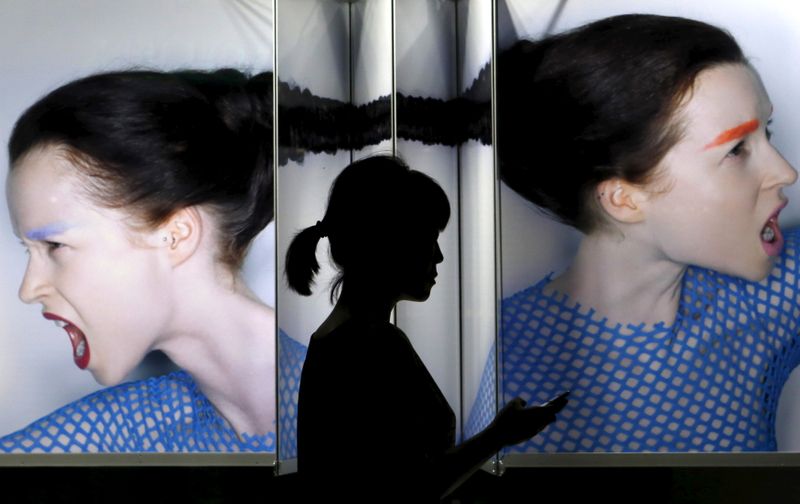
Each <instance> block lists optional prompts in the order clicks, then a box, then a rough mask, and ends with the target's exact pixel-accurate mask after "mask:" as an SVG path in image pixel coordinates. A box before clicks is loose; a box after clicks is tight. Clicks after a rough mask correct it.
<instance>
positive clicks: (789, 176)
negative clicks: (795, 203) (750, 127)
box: [768, 149, 797, 187]
mask: <svg viewBox="0 0 800 504" xmlns="http://www.w3.org/2000/svg"><path fill="white" fill-rule="evenodd" d="M775 156H776V158H775V161H774V162H773V163H772V167H771V168H772V169H771V170H770V177H769V180H768V185H769V186H773V185H774V186H781V187H783V186H789V185H792V184H794V183H795V182H796V181H797V170H795V169H794V167H792V165H791V164H789V162H788V161H786V158H784V157H783V155H782V154H781V153H780V152H779V151H778V150H777V149H775Z"/></svg>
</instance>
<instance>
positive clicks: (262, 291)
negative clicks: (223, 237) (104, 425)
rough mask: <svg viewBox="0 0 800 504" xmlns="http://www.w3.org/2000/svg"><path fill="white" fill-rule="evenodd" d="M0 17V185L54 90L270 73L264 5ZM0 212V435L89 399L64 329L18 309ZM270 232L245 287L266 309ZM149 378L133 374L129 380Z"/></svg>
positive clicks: (186, 1)
mask: <svg viewBox="0 0 800 504" xmlns="http://www.w3.org/2000/svg"><path fill="white" fill-rule="evenodd" d="M0 10H2V14H1V15H0V89H1V90H2V93H0V139H1V140H2V142H0V143H2V146H3V154H2V156H0V177H2V179H3V180H5V177H6V174H7V172H8V166H7V155H6V154H5V150H6V149H5V145H6V142H7V140H8V136H9V135H10V133H11V128H12V127H13V124H14V121H16V119H17V117H19V115H20V114H21V113H22V112H23V111H24V109H25V108H27V107H28V106H30V105H32V104H33V102H34V101H35V100H36V99H38V98H39V97H41V96H42V95H43V94H45V93H46V92H48V91H50V90H52V89H53V88H55V87H57V86H59V85H61V84H64V83H66V82H69V81H71V80H73V79H76V78H79V77H83V76H85V75H88V74H91V73H95V72H99V71H108V70H118V69H130V68H147V69H164V70H171V69H177V68H217V67H223V66H227V67H235V68H239V69H243V70H251V71H253V72H262V71H266V70H272V66H273V65H272V59H273V58H272V14H273V13H272V0H247V1H246V2H244V1H231V0H137V1H135V2H109V1H107V0H72V1H70V2H53V1H49V0H4V1H3V2H2V7H0ZM0 197H1V198H2V199H3V202H2V204H0V435H4V434H7V433H9V432H11V431H12V430H16V429H18V428H21V427H24V426H25V425H26V424H28V423H29V422H31V421H33V420H35V419H37V418H39V417H40V416H43V415H45V414H47V413H49V412H50V411H52V410H54V409H55V408H57V407H59V406H62V405H64V404H66V403H67V402H69V401H71V400H74V399H78V398H80V397H82V396H83V395H85V394H86V393H88V392H90V391H93V390H96V389H98V388H99V385H98V384H97V383H95V381H94V380H93V379H92V376H91V375H90V374H89V373H86V372H82V371H80V370H79V369H78V368H77V367H75V365H74V363H73V361H72V350H71V347H70V344H69V340H68V338H67V336H66V334H65V333H64V331H63V330H61V329H58V328H57V327H56V326H55V325H54V324H53V323H52V322H48V321H46V320H44V319H43V318H42V316H41V307H40V306H38V305H37V306H33V305H31V306H28V305H23V304H22V302H20V300H19V299H18V298H17V288H18V287H19V283H20V281H21V279H22V275H23V273H24V271H25V262H26V260H27V256H26V255H25V253H24V249H23V248H22V246H20V244H19V242H18V240H17V238H16V237H14V235H13V233H12V231H11V225H10V221H9V217H8V211H7V206H6V203H5V192H3V194H2V196H0ZM274 257H275V255H274V226H272V225H270V226H269V227H268V228H267V229H266V230H265V231H264V232H262V234H261V235H260V236H259V238H258V239H257V242H256V243H255V244H254V246H253V249H252V251H251V253H250V257H249V258H248V261H247V264H246V266H245V274H246V277H247V279H248V283H249V284H250V285H251V287H252V288H253V289H254V290H255V291H256V293H257V294H258V295H259V296H261V298H262V299H263V300H264V301H265V302H266V303H268V304H271V305H274V297H275V294H274V285H275V281H274ZM142 373H147V370H139V372H138V373H136V374H137V375H141V374H142Z"/></svg>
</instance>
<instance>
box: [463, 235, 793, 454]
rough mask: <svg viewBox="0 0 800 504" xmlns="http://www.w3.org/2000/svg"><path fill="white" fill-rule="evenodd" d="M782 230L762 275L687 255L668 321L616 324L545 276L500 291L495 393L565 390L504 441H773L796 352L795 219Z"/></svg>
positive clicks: (547, 394)
mask: <svg viewBox="0 0 800 504" xmlns="http://www.w3.org/2000/svg"><path fill="white" fill-rule="evenodd" d="M785 239H786V244H785V247H784V251H783V253H782V255H781V257H779V259H778V261H777V263H776V266H775V268H774V270H773V271H772V273H771V274H770V275H769V276H768V277H767V278H766V279H764V280H762V281H761V282H757V283H756V282H748V281H746V280H743V279H740V278H735V277H731V276H728V275H724V274H721V273H717V272H714V271H710V270H707V269H703V268H697V267H689V268H688V269H687V271H686V273H685V276H684V279H683V285H682V292H681V299H680V303H679V309H678V313H677V318H676V320H675V322H674V323H673V324H672V325H670V326H666V325H664V324H657V325H655V326H650V327H644V326H636V325H628V326H626V327H623V326H621V325H612V324H610V323H608V321H607V320H605V319H603V318H601V317H599V316H598V315H597V314H596V313H595V312H594V310H592V309H587V308H585V307H582V306H580V305H576V304H575V303H573V302H571V301H570V300H569V299H568V298H567V297H566V296H564V295H562V294H558V293H552V294H547V293H545V292H544V287H545V286H546V285H547V284H548V283H549V282H550V280H551V278H550V276H548V277H547V278H545V279H543V280H541V281H540V282H538V283H537V284H536V285H534V286H532V287H530V288H528V289H525V290H523V291H521V292H518V293H517V294H514V295H513V296H511V297H509V298H507V299H505V300H504V301H503V306H502V335H501V339H500V350H501V353H500V356H501V358H500V361H501V362H502V369H501V375H500V378H501V384H500V387H501V391H502V397H503V399H504V400H505V401H508V400H510V399H511V398H513V397H515V396H521V397H522V398H523V399H525V400H527V401H528V402H529V403H534V404H535V403H540V402H543V401H546V400H548V399H550V398H552V397H553V396H554V395H556V394H557V393H559V392H561V391H564V390H570V391H571V394H570V398H569V404H568V405H567V406H566V408H565V409H564V410H563V411H562V412H561V413H560V414H559V415H558V420H557V421H556V422H555V423H554V424H552V425H550V426H549V427H547V428H546V429H545V430H544V431H543V432H542V433H541V434H540V435H538V436H536V437H535V438H533V439H532V440H530V441H528V442H526V443H523V444H520V445H517V446H514V447H512V448H511V449H510V451H511V452H575V451H583V452H595V451H601V452H607V451H613V452H638V451H678V452H686V451H772V450H775V449H776V442H775V413H776V409H777V406H778V398H779V396H780V393H781V389H782V387H783V384H784V383H785V382H786V380H787V378H788V376H789V373H790V372H791V371H792V369H794V367H795V366H796V365H797V364H798V359H799V358H800V345H798V342H797V340H798V328H799V327H800V324H799V322H800V307H798V282H800V271H798V269H799V268H798V266H800V264H799V263H798V250H800V249H798V246H799V245H800V244H798V241H799V240H800V230H796V229H795V230H791V231H788V232H786V234H785ZM480 402H481V401H480V400H479V401H476V407H478V406H477V405H478V404H479V403H480Z"/></svg>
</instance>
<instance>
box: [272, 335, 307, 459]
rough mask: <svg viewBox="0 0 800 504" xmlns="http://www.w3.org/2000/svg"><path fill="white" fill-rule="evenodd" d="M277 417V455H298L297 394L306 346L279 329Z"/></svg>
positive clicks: (291, 456)
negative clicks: (278, 441) (278, 440)
mask: <svg viewBox="0 0 800 504" xmlns="http://www.w3.org/2000/svg"><path fill="white" fill-rule="evenodd" d="M278 334H279V339H278V362H280V375H279V376H278V417H279V418H280V429H279V432H280V443H279V446H280V448H279V450H280V453H279V457H280V458H281V459H282V460H286V459H292V458H297V400H298V397H299V395H300V375H301V373H302V371H303V362H305V360H306V352H307V351H308V347H306V346H305V345H303V344H302V343H299V342H298V341H296V340H294V339H292V338H290V337H289V335H287V334H286V333H285V332H283V331H282V330H279V331H278Z"/></svg>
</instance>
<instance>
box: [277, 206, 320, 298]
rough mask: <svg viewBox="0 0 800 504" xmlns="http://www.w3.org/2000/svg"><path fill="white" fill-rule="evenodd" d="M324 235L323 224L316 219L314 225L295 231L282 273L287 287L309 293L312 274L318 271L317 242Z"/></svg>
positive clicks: (304, 293) (312, 279) (305, 294)
mask: <svg viewBox="0 0 800 504" xmlns="http://www.w3.org/2000/svg"><path fill="white" fill-rule="evenodd" d="M325 236H326V233H325V230H324V224H323V223H322V222H320V221H317V223H316V225H314V226H310V227H307V228H305V229H304V230H302V231H300V232H299V233H297V234H296V235H295V236H294V238H292V243H290V244H289V250H288V252H286V267H285V268H284V273H285V274H286V281H287V282H288V283H289V287H290V288H291V289H292V290H294V291H295V292H297V293H298V294H302V295H303V296H310V295H311V285H312V284H313V283H314V276H315V275H316V274H317V273H318V272H319V262H317V244H318V243H319V240H320V238H324V237H325Z"/></svg>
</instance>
